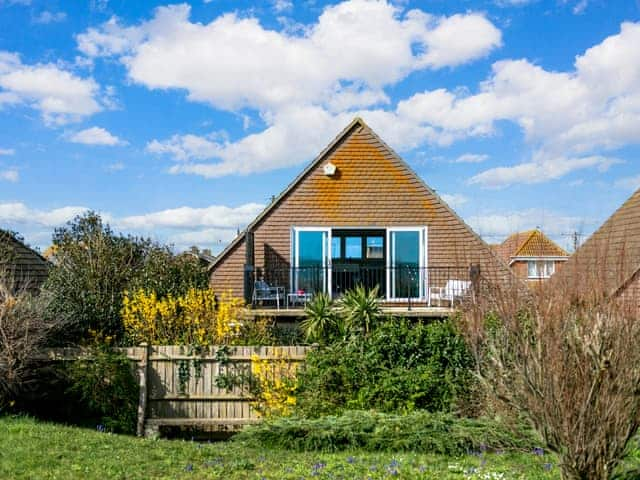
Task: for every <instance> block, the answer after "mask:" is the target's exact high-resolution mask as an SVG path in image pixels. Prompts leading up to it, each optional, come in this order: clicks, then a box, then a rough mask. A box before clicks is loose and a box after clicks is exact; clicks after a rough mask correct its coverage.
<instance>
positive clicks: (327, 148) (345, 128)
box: [209, 116, 375, 270]
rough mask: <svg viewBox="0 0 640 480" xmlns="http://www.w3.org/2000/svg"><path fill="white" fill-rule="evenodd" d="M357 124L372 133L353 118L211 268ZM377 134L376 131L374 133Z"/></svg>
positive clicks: (358, 118)
mask: <svg viewBox="0 0 640 480" xmlns="http://www.w3.org/2000/svg"><path fill="white" fill-rule="evenodd" d="M357 125H360V127H365V128H367V129H368V130H369V131H371V132H372V133H374V132H373V130H371V129H370V128H369V126H368V125H367V124H366V123H365V121H364V120H363V119H362V118H361V117H358V116H356V117H354V118H353V120H351V122H349V124H348V125H347V126H346V127H344V128H343V129H342V130H341V131H340V132H339V133H338V134H337V135H336V136H335V138H334V139H333V140H332V141H331V142H329V144H328V145H327V146H326V147H325V148H323V149H322V150H321V151H320V153H319V154H318V155H316V156H315V157H314V159H313V160H311V162H309V164H307V166H306V167H305V168H304V169H303V170H302V172H300V173H299V174H298V175H297V176H296V177H295V178H294V179H293V181H291V182H290V183H289V185H287V186H286V187H285V189H284V190H282V192H280V194H278V196H277V197H276V198H275V199H274V200H273V201H271V202H270V203H269V204H268V205H267V206H265V208H264V209H263V210H262V211H261V212H260V213H259V214H258V215H257V216H256V218H254V219H253V221H251V222H250V223H249V224H248V225H247V226H246V227H245V229H244V230H243V231H242V232H241V234H240V235H238V236H236V238H234V239H233V240H232V241H231V242H230V243H229V244H228V245H227V246H226V247H225V248H224V249H223V250H222V252H220V254H219V255H217V256H216V258H215V260H214V261H213V262H212V263H211V265H210V266H209V270H212V269H213V267H215V266H216V265H217V264H218V263H219V262H220V261H221V260H222V259H223V258H224V257H226V256H227V254H228V253H229V252H230V251H231V250H232V249H233V248H234V247H235V246H236V245H237V244H238V243H239V242H240V240H242V239H243V238H244V236H245V234H246V232H247V231H248V230H250V229H251V228H253V227H254V226H255V225H256V224H257V223H258V222H259V221H260V220H262V219H263V218H264V217H265V216H266V215H267V214H268V213H269V212H270V211H271V210H273V209H274V208H275V207H276V205H278V204H279V203H280V202H281V201H282V199H283V198H284V197H285V196H286V195H287V194H288V193H289V192H290V191H291V190H293V189H294V188H295V186H296V185H298V183H300V182H301V181H302V179H303V178H304V177H305V176H307V174H308V173H309V172H310V171H311V170H313V168H314V167H315V166H316V165H317V164H319V163H320V162H321V161H322V160H323V159H324V158H326V156H327V155H329V153H330V152H331V151H332V150H333V149H334V148H335V147H336V146H337V145H338V144H339V143H340V142H341V141H343V140H344V139H345V138H347V135H349V134H350V133H351V132H352V131H353V130H354V129H355V127H356V126H357ZM374 135H375V133H374Z"/></svg>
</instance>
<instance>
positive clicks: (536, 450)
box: [533, 447, 544, 457]
mask: <svg viewBox="0 0 640 480" xmlns="http://www.w3.org/2000/svg"><path fill="white" fill-rule="evenodd" d="M533 454H534V455H538V456H539V457H541V456H542V455H544V448H542V447H535V448H534V449H533Z"/></svg>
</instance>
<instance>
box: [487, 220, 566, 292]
mask: <svg viewBox="0 0 640 480" xmlns="http://www.w3.org/2000/svg"><path fill="white" fill-rule="evenodd" d="M491 247H492V248H493V249H494V250H495V252H496V253H497V254H498V256H499V257H500V258H502V259H503V260H504V261H505V262H506V264H507V265H509V268H510V269H511V270H512V271H513V273H514V274H515V276H516V277H517V278H520V279H523V280H527V281H528V282H536V283H538V282H540V281H544V280H546V279H548V278H549V277H551V275H553V274H554V273H555V272H557V271H559V270H560V269H561V268H562V266H563V265H564V263H565V262H566V261H567V260H568V259H569V254H568V253H567V252H565V251H564V250H563V249H562V248H560V247H559V246H558V245H557V244H556V243H555V242H553V241H552V240H551V239H550V238H549V237H547V236H546V235H545V234H544V233H542V231H540V230H539V229H535V230H528V231H525V232H517V233H514V234H512V235H509V236H508V237H507V238H506V239H505V241H504V242H502V243H501V244H499V245H491Z"/></svg>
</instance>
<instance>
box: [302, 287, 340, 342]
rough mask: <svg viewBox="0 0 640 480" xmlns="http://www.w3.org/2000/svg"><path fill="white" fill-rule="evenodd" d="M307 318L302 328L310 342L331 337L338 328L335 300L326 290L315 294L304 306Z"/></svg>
mask: <svg viewBox="0 0 640 480" xmlns="http://www.w3.org/2000/svg"><path fill="white" fill-rule="evenodd" d="M304 313H305V315H306V317H305V319H304V320H303V321H302V322H300V328H301V329H302V331H303V332H304V335H305V338H306V339H307V341H309V342H321V341H323V340H327V339H329V338H330V337H331V336H332V335H333V334H334V333H335V330H336V328H337V317H336V312H335V309H334V308H333V302H332V301H331V298H329V295H327V294H326V293H324V292H321V293H318V294H316V295H314V297H313V298H312V299H311V301H310V302H309V303H307V305H306V306H305V308H304Z"/></svg>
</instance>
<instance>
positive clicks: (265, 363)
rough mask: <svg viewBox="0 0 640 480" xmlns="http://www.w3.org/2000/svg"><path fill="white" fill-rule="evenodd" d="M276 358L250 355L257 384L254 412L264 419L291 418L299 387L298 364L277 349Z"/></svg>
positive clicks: (252, 374)
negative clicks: (297, 377)
mask: <svg viewBox="0 0 640 480" xmlns="http://www.w3.org/2000/svg"><path fill="white" fill-rule="evenodd" d="M276 352H277V353H276V357H277V358H276V359H265V358H260V357H259V356H258V355H256V354H253V355H251V376H252V377H253V380H254V382H255V400H254V401H253V402H252V403H251V406H252V407H253V408H254V410H255V411H256V412H257V413H258V414H259V415H261V416H263V417H267V418H268V417H278V416H288V415H291V413H292V409H293V407H294V406H295V404H296V397H295V393H296V390H297V388H298V381H297V379H296V373H297V369H298V364H297V362H292V361H290V360H288V359H287V357H286V356H285V355H284V354H283V353H282V352H281V351H280V350H276Z"/></svg>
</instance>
